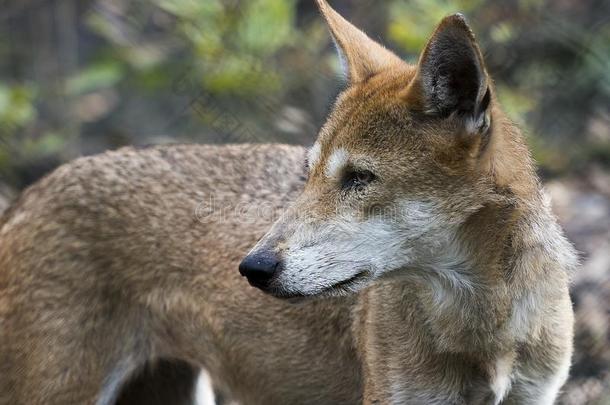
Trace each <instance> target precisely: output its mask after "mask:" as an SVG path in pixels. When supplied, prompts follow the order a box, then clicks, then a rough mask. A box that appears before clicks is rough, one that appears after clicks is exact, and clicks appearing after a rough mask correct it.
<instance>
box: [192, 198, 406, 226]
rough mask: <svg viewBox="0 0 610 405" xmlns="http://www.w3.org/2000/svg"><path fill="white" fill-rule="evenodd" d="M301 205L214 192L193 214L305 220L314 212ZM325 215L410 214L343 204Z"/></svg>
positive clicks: (216, 218)
mask: <svg viewBox="0 0 610 405" xmlns="http://www.w3.org/2000/svg"><path fill="white" fill-rule="evenodd" d="M299 210H300V208H299V206H298V205H296V206H295V205H289V206H287V207H286V206H284V207H278V206H277V204H273V203H271V202H269V201H258V200H257V201H255V202H254V201H241V202H239V203H237V204H235V203H227V204H222V200H221V199H218V198H216V197H215V196H214V195H211V196H210V197H209V198H207V199H206V200H204V201H201V202H200V203H199V204H197V206H196V207H195V210H194V215H195V218H196V219H197V221H198V222H199V223H201V224H210V223H218V224H220V223H229V222H230V223H238V224H245V225H247V224H256V223H270V222H273V221H275V220H277V219H279V218H283V219H290V218H294V219H302V218H307V217H308V216H311V212H309V211H306V209H305V210H304V211H303V212H299ZM326 216H327V217H329V218H336V219H337V220H339V221H342V220H343V221H344V220H347V219H355V220H357V221H364V220H366V219H370V218H375V219H376V220H382V221H387V222H388V223H391V222H393V221H398V220H399V219H400V218H404V217H405V216H409V212H408V210H406V209H405V208H404V207H403V208H400V207H398V206H396V205H388V206H380V205H375V206H371V207H368V208H367V209H365V210H354V209H353V208H348V207H344V206H337V207H335V210H334V212H330V213H329V212H328V210H326Z"/></svg>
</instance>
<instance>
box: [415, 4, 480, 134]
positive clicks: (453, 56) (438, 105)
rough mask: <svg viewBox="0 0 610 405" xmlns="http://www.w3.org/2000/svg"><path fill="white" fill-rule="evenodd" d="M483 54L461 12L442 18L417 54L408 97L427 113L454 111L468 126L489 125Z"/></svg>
mask: <svg viewBox="0 0 610 405" xmlns="http://www.w3.org/2000/svg"><path fill="white" fill-rule="evenodd" d="M489 84H490V83H489V78H488V75H487V72H486V70H485V64H484V62H483V56H482V55H481V51H480V49H479V47H478V45H477V43H476V40H475V38H474V34H473V33H472V30H471V29H470V27H469V26H468V24H467V23H466V20H465V19H464V16H462V15H461V14H455V15H451V16H449V17H445V18H444V19H443V20H442V21H441V23H440V24H439V25H438V27H437V28H436V30H435V31H434V34H432V37H431V38H430V40H429V41H428V44H427V45H426V48H425V50H424V51H423V53H422V54H421V56H420V59H419V63H418V68H417V74H416V77H415V79H414V80H413V81H412V82H411V85H410V87H409V95H408V97H411V98H414V99H416V100H417V101H418V103H419V104H420V106H421V108H422V109H423V110H424V111H425V112H426V113H428V114H435V115H438V116H441V117H447V116H449V115H452V114H458V115H460V116H462V117H464V118H465V119H467V120H468V121H467V123H468V127H469V129H472V131H474V132H482V131H485V130H486V129H487V127H488V126H489V114H488V112H489V111H488V110H489V107H490V100H491V94H490V87H489Z"/></svg>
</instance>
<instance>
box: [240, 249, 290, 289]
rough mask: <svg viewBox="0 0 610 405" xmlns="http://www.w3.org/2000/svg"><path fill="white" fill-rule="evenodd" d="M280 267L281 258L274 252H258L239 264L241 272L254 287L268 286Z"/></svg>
mask: <svg viewBox="0 0 610 405" xmlns="http://www.w3.org/2000/svg"><path fill="white" fill-rule="evenodd" d="M279 267H280V259H279V258H278V257H277V256H276V255H275V253H273V252H269V251H267V252H256V253H251V254H249V255H248V256H246V257H245V259H244V260H242V262H241V263H240V264H239V273H240V274H241V275H242V276H244V277H247V278H248V282H249V283H250V284H251V285H253V286H254V287H258V288H267V287H268V286H269V283H270V282H271V279H272V278H273V275H274V274H275V273H276V271H277V270H278V269H279Z"/></svg>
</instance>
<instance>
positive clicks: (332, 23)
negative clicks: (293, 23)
mask: <svg viewBox="0 0 610 405" xmlns="http://www.w3.org/2000/svg"><path fill="white" fill-rule="evenodd" d="M316 3H317V4H318V7H319V8H320V12H321V13H322V15H323V16H324V19H325V20H326V22H327V24H328V27H329V29H330V32H331V34H332V37H333V40H334V42H335V45H336V47H337V51H338V52H339V57H340V58H341V62H342V65H343V67H344V72H345V75H346V76H347V78H348V80H349V82H350V83H351V84H354V83H358V82H362V81H364V80H366V79H367V78H369V77H370V76H373V75H375V74H377V73H379V72H381V71H383V70H386V69H388V68H391V67H392V66H396V65H400V64H403V63H404V62H403V61H402V60H401V59H400V58H399V57H398V56H396V55H395V54H394V53H392V52H391V51H389V50H387V49H386V48H384V47H383V46H382V45H380V44H378V43H377V42H375V41H373V40H372V39H370V38H369V37H368V36H367V35H366V34H365V33H364V32H362V31H361V30H359V29H358V28H356V27H355V26H353V25H352V24H351V23H349V22H348V21H347V20H346V19H345V18H343V17H342V16H341V15H340V14H339V13H337V12H336V11H335V10H334V9H333V8H332V7H331V6H330V5H329V4H328V3H327V2H326V1H325V0H316Z"/></svg>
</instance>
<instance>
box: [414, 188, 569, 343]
mask: <svg viewBox="0 0 610 405" xmlns="http://www.w3.org/2000/svg"><path fill="white" fill-rule="evenodd" d="M538 197H539V198H540V201H537V202H535V203H521V204H517V205H516V206H515V205H510V204H492V205H488V206H485V207H483V208H482V209H480V210H479V211H477V212H476V213H474V214H473V215H472V216H471V217H470V218H469V219H468V221H466V223H464V224H463V225H462V226H460V228H459V229H458V230H457V232H456V233H457V234H456V236H455V237H454V238H451V239H450V240H448V241H447V243H446V244H445V245H444V246H442V247H440V248H439V249H438V253H437V254H435V255H430V258H429V259H428V261H424V262H423V263H422V264H421V266H420V268H419V269H417V270H418V271H416V274H417V275H418V277H417V278H418V282H419V288H417V289H416V291H418V300H419V301H420V304H421V308H423V310H424V311H425V312H426V320H427V324H428V325H429V329H430V332H431V334H432V335H433V337H434V339H435V341H436V344H437V346H438V349H439V350H442V351H451V352H474V353H478V354H481V353H497V352H504V351H508V350H510V347H512V346H513V345H514V342H515V341H516V340H522V339H525V338H526V336H527V335H528V334H531V333H534V332H533V329H534V325H536V320H535V319H536V317H537V316H539V313H540V312H541V308H540V306H535V307H533V306H532V305H526V304H527V303H528V302H531V299H532V296H536V297H539V298H540V300H542V301H544V297H547V296H549V294H551V295H552V294H557V293H559V292H560V291H562V283H566V282H567V281H566V271H565V270H564V269H569V268H571V267H574V266H575V264H576V261H575V259H574V254H573V251H572V249H571V247H570V245H569V243H568V242H567V241H566V240H565V238H564V237H563V235H562V233H561V230H560V228H559V227H558V225H557V223H556V221H555V219H554V218H553V216H552V215H551V214H550V209H549V207H548V203H546V202H545V201H544V198H543V197H542V195H541V194H539V196H538ZM561 252H563V253H561ZM549 270H552V271H554V272H555V274H550V273H549Z"/></svg>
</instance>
